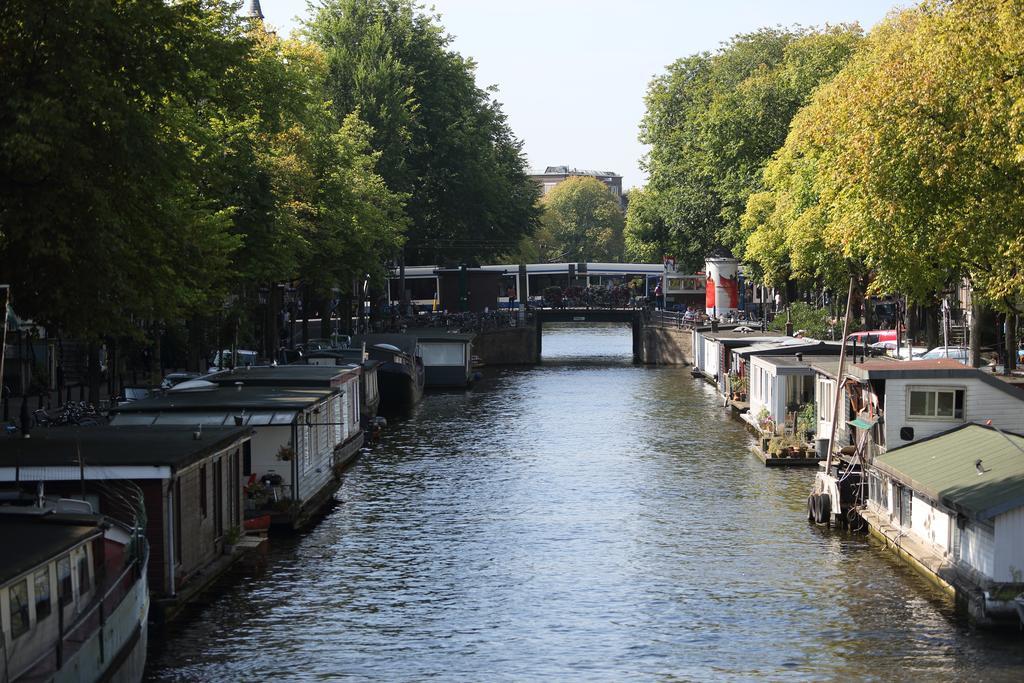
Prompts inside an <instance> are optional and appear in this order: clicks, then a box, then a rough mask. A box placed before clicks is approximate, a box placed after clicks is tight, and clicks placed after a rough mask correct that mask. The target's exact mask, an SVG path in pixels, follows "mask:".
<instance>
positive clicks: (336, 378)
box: [203, 363, 357, 387]
mask: <svg viewBox="0 0 1024 683" xmlns="http://www.w3.org/2000/svg"><path fill="white" fill-rule="evenodd" d="M354 372H357V368H351V367H345V366H343V365H296V364H291V363H289V364H288V365H277V366H273V365H263V366H259V367H250V368H237V369H235V370H224V371H223V372H217V373H214V374H212V375H207V376H206V377H203V379H205V380H207V381H208V382H213V383H214V384H220V385H222V386H231V387H234V386H235V383H236V382H242V386H243V387H244V386H261V387H275V386H276V387H329V386H331V385H332V382H334V383H335V384H340V383H342V382H343V381H344V379H343V378H344V377H345V375H349V374H352V373H354Z"/></svg>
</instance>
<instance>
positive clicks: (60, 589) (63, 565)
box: [57, 555, 73, 607]
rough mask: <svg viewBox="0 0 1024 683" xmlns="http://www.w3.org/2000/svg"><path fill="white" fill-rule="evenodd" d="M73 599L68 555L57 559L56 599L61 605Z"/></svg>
mask: <svg viewBox="0 0 1024 683" xmlns="http://www.w3.org/2000/svg"><path fill="white" fill-rule="evenodd" d="M72 599H73V596H72V594H71V558H70V557H69V556H68V555H65V556H64V557H62V558H60V559H59V560H57V601H58V604H59V605H60V606H61V607H63V606H64V605H67V604H69V603H70V602H71V601H72Z"/></svg>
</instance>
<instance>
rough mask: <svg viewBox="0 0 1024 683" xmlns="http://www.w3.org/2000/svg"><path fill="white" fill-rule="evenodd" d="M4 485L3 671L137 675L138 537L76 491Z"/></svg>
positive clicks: (141, 589) (14, 674) (141, 598)
mask: <svg viewBox="0 0 1024 683" xmlns="http://www.w3.org/2000/svg"><path fill="white" fill-rule="evenodd" d="M7 494H8V495H6V496H5V497H4V498H5V499H4V501H3V504H2V505H0V539H2V540H3V543H4V546H5V548H6V551H5V552H4V553H2V554H0V623H2V635H0V639H2V642H0V646H2V647H0V649H2V651H3V656H2V657H0V679H2V680H4V681H18V680H40V681H42V680H115V679H116V680H139V679H140V678H141V676H142V672H143V668H144V666H145V661H146V652H145V643H146V617H147V613H148V605H149V600H148V596H147V593H146V577H145V564H146V546H145V542H144V541H140V540H138V539H137V538H136V537H135V536H133V532H132V530H131V529H130V528H129V527H128V526H125V525H121V524H118V523H116V522H114V521H113V520H110V519H106V518H104V517H103V516H100V515H95V514H91V513H90V512H89V506H88V505H85V504H83V503H82V502H81V501H61V500H60V499H59V498H56V497H53V496H44V497H43V498H42V500H40V499H39V497H37V496H36V495H30V496H27V497H25V498H22V497H19V496H17V495H16V494H17V492H16V491H15V492H12V491H8V492H7ZM10 494H15V495H14V497H12V496H11V495H10ZM140 636H141V637H140Z"/></svg>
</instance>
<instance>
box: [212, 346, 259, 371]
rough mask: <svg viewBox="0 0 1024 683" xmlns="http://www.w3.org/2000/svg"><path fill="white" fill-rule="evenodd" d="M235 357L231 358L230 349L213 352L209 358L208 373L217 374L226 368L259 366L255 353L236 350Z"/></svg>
mask: <svg viewBox="0 0 1024 683" xmlns="http://www.w3.org/2000/svg"><path fill="white" fill-rule="evenodd" d="M235 353H236V354H237V355H236V356H235V357H234V358H232V356H231V349H224V350H223V351H217V352H214V354H213V355H212V356H210V372H217V371H218V370H224V369H227V368H244V367H246V366H252V365H259V364H260V363H259V357H258V354H257V353H256V352H255V351H246V350H244V349H238V351H236V352H235Z"/></svg>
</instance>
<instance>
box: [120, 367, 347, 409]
mask: <svg viewBox="0 0 1024 683" xmlns="http://www.w3.org/2000/svg"><path fill="white" fill-rule="evenodd" d="M336 371H337V369H336V368H335V372H336ZM204 379H205V378H204ZM213 384H215V383H213ZM335 391H336V390H335V389H331V388H329V387H326V386H324V387H281V386H259V385H255V386H254V385H252V384H249V385H245V384H243V385H242V386H241V387H237V386H234V384H233V383H232V385H231V386H220V385H217V386H213V387H210V388H209V389H206V390H199V391H174V390H172V391H169V392H167V394H166V395H164V396H157V397H156V398H147V399H144V400H141V401H132V402H130V403H122V404H121V405H119V406H117V407H116V408H114V409H113V412H115V413H159V412H168V411H179V412H180V411H189V410H234V409H239V408H244V409H246V410H301V409H302V408H305V407H307V406H310V405H313V404H314V403H316V402H318V401H321V400H323V399H324V398H325V397H327V396H330V395H331V394H332V393H334V392H335Z"/></svg>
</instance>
